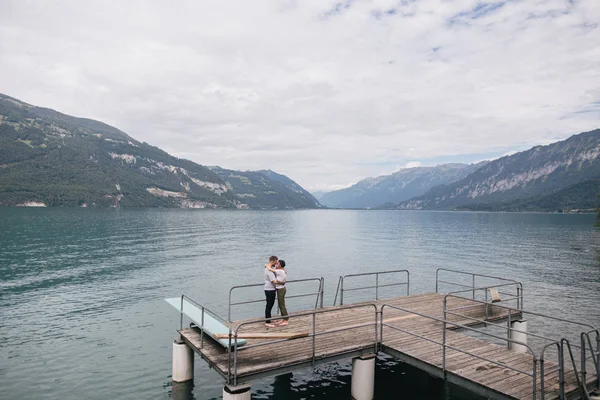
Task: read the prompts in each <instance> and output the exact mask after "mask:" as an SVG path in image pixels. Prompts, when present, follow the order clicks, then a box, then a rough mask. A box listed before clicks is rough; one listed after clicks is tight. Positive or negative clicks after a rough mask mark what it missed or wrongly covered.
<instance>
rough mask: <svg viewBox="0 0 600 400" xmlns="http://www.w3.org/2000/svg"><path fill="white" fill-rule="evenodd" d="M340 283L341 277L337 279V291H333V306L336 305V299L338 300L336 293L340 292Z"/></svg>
mask: <svg viewBox="0 0 600 400" xmlns="http://www.w3.org/2000/svg"><path fill="white" fill-rule="evenodd" d="M341 283H342V277H341V276H340V277H339V278H338V284H337V289H335V297H334V299H333V305H334V306H335V305H336V304H337V298H338V293H339V292H340V284H341Z"/></svg>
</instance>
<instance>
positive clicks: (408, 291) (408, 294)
mask: <svg viewBox="0 0 600 400" xmlns="http://www.w3.org/2000/svg"><path fill="white" fill-rule="evenodd" d="M406 295H407V296H410V272H408V271H406Z"/></svg>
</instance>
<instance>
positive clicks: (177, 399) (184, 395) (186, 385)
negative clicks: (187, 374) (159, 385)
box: [171, 382, 195, 400]
mask: <svg viewBox="0 0 600 400" xmlns="http://www.w3.org/2000/svg"><path fill="white" fill-rule="evenodd" d="M171 398H172V399H173V400H194V399H195V398H194V383H193V382H182V383H177V382H173V386H172V387H171Z"/></svg>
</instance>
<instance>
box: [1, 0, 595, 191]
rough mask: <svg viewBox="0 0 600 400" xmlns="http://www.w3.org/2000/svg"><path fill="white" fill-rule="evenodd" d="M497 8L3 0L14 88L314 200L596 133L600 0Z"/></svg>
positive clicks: (6, 86) (5, 79)
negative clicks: (397, 170) (450, 163)
mask: <svg viewBox="0 0 600 400" xmlns="http://www.w3.org/2000/svg"><path fill="white" fill-rule="evenodd" d="M482 4H483V3H480V2H479V1H478V0H455V1H450V0H419V1H407V0H403V1H392V0H385V1H379V0H364V1H363V0H354V1H350V0H341V1H339V2H335V1H323V0H314V1H294V0H289V1H287V2H280V1H274V0H273V1H271V0H269V1H267V0H264V1H252V2H250V1H222V2H194V1H180V2H176V3H159V2H148V1H130V2H117V1H112V2H108V1H94V2H92V1H85V2H80V1H76V0H72V1H68V0H67V1H47V2H36V1H32V2H27V1H6V0H0V91H2V92H4V93H6V94H8V95H11V96H14V97H17V98H20V99H22V100H24V101H27V102H29V103H33V104H36V105H42V106H46V107H51V108H55V109H57V110H60V111H63V112H66V113H68V114H72V115H78V116H86V117H90V118H96V119H100V120H102V121H104V122H107V123H110V124H112V125H115V126H116V127H118V128H120V129H122V130H124V131H125V132H127V133H129V134H130V135H131V136H133V137H135V138H136V139H138V140H141V141H147V142H149V143H151V144H153V145H156V146H158V147H161V148H163V149H165V150H167V151H169V152H171V153H172V154H174V155H176V156H178V157H185V158H189V159H192V160H194V161H196V162H199V163H202V164H206V165H221V166H223V167H226V168H236V169H259V168H261V169H262V168H270V169H273V170H275V171H278V172H280V173H284V174H287V175H289V176H290V177H291V178H292V179H295V180H296V181H298V183H300V184H301V185H303V186H305V187H306V188H308V189H317V188H335V187H342V186H346V185H347V183H348V182H356V181H357V180H359V179H362V178H364V177H366V176H372V175H376V174H378V173H380V172H381V170H382V165H387V166H388V167H386V168H389V171H388V173H389V172H393V170H394V168H393V166H395V165H403V164H406V163H408V162H410V161H411V160H415V159H418V160H422V162H423V163H424V164H425V165H428V164H430V162H428V160H435V158H437V157H443V156H457V157H458V156H460V157H461V158H462V159H464V158H465V157H466V156H468V155H473V157H474V160H475V158H477V156H476V155H478V154H483V153H491V152H496V153H498V154H502V153H504V152H508V151H510V150H511V149H521V148H523V147H527V146H532V145H536V144H543V143H547V142H549V141H553V140H559V139H563V138H565V137H567V136H570V135H571V134H574V133H578V132H581V131H584V130H590V129H594V128H597V127H598V126H599V125H600V124H599V120H600V118H599V117H600V110H599V109H600V106H598V105H599V104H600V44H599V43H600V42H599V41H598V40H597V37H598V36H600V35H599V34H600V28H599V24H600V3H598V2H597V0H578V1H574V2H572V4H571V2H570V1H567V0H538V1H507V2H498V1H490V2H489V3H488V5H482ZM583 110H588V111H586V112H582V111H583ZM590 110H591V111H590ZM434 163H435V162H434ZM384 170H385V168H384Z"/></svg>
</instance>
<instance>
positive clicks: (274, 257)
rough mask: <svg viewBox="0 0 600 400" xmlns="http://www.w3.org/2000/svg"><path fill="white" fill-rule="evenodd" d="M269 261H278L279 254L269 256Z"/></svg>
mask: <svg viewBox="0 0 600 400" xmlns="http://www.w3.org/2000/svg"><path fill="white" fill-rule="evenodd" d="M269 261H270V262H273V261H277V256H271V257H269Z"/></svg>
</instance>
